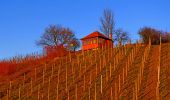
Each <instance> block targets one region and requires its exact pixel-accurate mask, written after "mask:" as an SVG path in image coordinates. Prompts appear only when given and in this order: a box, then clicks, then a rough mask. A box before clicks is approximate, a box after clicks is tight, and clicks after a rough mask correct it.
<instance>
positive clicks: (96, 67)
mask: <svg viewBox="0 0 170 100" xmlns="http://www.w3.org/2000/svg"><path fill="white" fill-rule="evenodd" d="M96 77H97V63H96Z"/></svg>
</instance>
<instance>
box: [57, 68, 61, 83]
mask: <svg viewBox="0 0 170 100" xmlns="http://www.w3.org/2000/svg"><path fill="white" fill-rule="evenodd" d="M57 74H58V75H57V79H58V80H57V84H59V81H60V66H59V69H58V73H57Z"/></svg>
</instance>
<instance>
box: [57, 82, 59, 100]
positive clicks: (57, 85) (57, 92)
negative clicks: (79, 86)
mask: <svg viewBox="0 0 170 100" xmlns="http://www.w3.org/2000/svg"><path fill="white" fill-rule="evenodd" d="M58 85H59V84H58V83H57V100H58Z"/></svg>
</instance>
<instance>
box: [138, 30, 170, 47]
mask: <svg viewBox="0 0 170 100" xmlns="http://www.w3.org/2000/svg"><path fill="white" fill-rule="evenodd" d="M138 34H139V35H140V37H141V38H142V40H143V42H144V43H146V44H148V43H149V38H150V39H151V43H152V44H159V43H160V36H161V37H162V43H170V33H168V32H163V31H159V30H157V29H154V28H150V27H144V28H142V29H140V30H139V32H138Z"/></svg>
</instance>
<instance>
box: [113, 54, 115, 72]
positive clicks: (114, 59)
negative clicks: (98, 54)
mask: <svg viewBox="0 0 170 100" xmlns="http://www.w3.org/2000/svg"><path fill="white" fill-rule="evenodd" d="M115 61H116V60H115V57H114V58H113V70H114V71H115V66H116V64H115V63H116V62H115Z"/></svg>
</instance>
